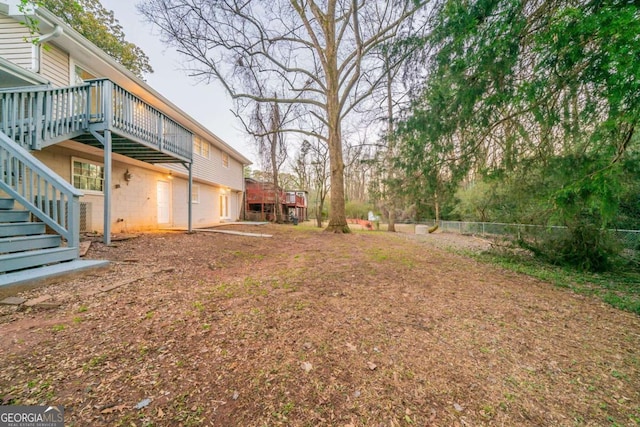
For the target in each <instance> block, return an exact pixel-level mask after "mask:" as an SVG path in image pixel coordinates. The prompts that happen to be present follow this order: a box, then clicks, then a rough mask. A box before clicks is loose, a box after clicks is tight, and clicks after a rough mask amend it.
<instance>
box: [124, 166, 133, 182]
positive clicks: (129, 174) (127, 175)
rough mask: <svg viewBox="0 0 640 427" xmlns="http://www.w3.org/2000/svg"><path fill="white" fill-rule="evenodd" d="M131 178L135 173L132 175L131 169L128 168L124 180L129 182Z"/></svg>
mask: <svg viewBox="0 0 640 427" xmlns="http://www.w3.org/2000/svg"><path fill="white" fill-rule="evenodd" d="M131 178H133V175H131V172H129V169H127V171H126V172H125V173H124V180H125V181H127V182H129V181H131Z"/></svg>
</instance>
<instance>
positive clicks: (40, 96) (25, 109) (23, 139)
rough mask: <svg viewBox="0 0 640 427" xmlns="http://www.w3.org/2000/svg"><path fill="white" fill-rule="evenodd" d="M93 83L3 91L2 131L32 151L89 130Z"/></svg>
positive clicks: (0, 101) (0, 108) (0, 102)
mask: <svg viewBox="0 0 640 427" xmlns="http://www.w3.org/2000/svg"><path fill="white" fill-rule="evenodd" d="M88 100H89V86H88V85H82V86H71V87H66V88H60V89H51V88H42V87H37V88H33V89H31V88H18V89H10V90H2V91H0V131H1V132H3V133H5V134H6V135H7V136H8V137H9V138H11V139H12V140H13V141H15V142H16V143H18V144H19V145H20V146H22V147H24V148H26V149H28V150H38V149H40V148H41V147H42V146H43V144H44V145H48V143H49V142H51V141H55V142H57V141H59V140H60V139H61V138H64V137H67V136H72V135H74V134H76V133H80V132H82V131H83V130H85V129H87V127H88V126H87V125H88V121H87V114H86V111H87V105H88V102H89V101H88Z"/></svg>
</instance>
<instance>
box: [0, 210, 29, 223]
mask: <svg viewBox="0 0 640 427" xmlns="http://www.w3.org/2000/svg"><path fill="white" fill-rule="evenodd" d="M29 219H31V214H30V213H29V211H25V210H16V209H0V222H28V221H29Z"/></svg>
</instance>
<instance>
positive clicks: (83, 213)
mask: <svg viewBox="0 0 640 427" xmlns="http://www.w3.org/2000/svg"><path fill="white" fill-rule="evenodd" d="M58 203H60V202H58ZM35 204H36V206H37V205H38V198H37V197H36V198H35ZM52 211H53V201H49V212H52ZM32 221H36V222H39V221H40V220H39V219H38V218H37V217H36V216H32ZM65 223H66V218H65ZM91 231H93V230H92V227H91V203H89V202H80V232H81V233H90V232H91Z"/></svg>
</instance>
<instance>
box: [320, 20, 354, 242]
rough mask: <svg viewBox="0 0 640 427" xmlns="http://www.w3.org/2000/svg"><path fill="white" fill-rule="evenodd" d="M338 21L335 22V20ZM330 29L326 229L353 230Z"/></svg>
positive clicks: (335, 51) (337, 230)
mask: <svg viewBox="0 0 640 427" xmlns="http://www.w3.org/2000/svg"><path fill="white" fill-rule="evenodd" d="M334 24H335V22H334ZM331 30H332V31H327V34H326V35H327V50H326V51H325V52H326V58H327V62H328V63H329V64H330V65H329V67H328V68H327V70H326V71H327V106H326V112H327V119H328V120H327V121H328V128H329V138H328V145H329V166H330V167H331V194H330V200H331V210H330V211H329V225H327V228H326V229H325V231H329V232H332V233H350V232H351V230H350V229H349V226H348V225H347V215H346V211H345V201H344V159H343V156H342V128H341V126H340V124H341V119H340V115H341V108H340V100H339V87H340V82H339V76H338V65H337V60H338V55H337V49H336V48H335V44H334V41H335V33H334V32H333V30H334V29H333V28H331Z"/></svg>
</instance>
